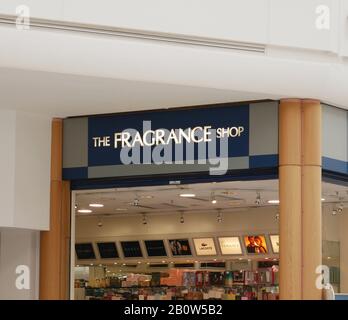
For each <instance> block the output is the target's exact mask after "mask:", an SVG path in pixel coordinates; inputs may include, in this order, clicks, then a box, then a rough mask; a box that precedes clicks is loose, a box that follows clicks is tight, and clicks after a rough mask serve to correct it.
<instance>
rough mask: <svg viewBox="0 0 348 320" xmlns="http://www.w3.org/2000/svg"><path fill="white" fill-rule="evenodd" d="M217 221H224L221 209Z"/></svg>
mask: <svg viewBox="0 0 348 320" xmlns="http://www.w3.org/2000/svg"><path fill="white" fill-rule="evenodd" d="M217 222H219V223H221V222H222V213H221V211H220V210H218V214H217Z"/></svg>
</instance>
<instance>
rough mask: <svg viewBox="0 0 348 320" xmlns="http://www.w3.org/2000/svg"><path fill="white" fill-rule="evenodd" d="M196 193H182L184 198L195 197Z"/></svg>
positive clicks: (181, 195)
mask: <svg viewBox="0 0 348 320" xmlns="http://www.w3.org/2000/svg"><path fill="white" fill-rule="evenodd" d="M195 196H196V195H195V194H194V193H180V197H182V198H194V197H195Z"/></svg>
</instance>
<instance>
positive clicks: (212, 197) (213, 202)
mask: <svg viewBox="0 0 348 320" xmlns="http://www.w3.org/2000/svg"><path fill="white" fill-rule="evenodd" d="M211 203H212V204H216V203H217V200H216V198H215V196H214V192H212V193H211Z"/></svg>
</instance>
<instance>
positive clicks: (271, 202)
mask: <svg viewBox="0 0 348 320" xmlns="http://www.w3.org/2000/svg"><path fill="white" fill-rule="evenodd" d="M267 202H268V203H269V204H279V203H280V201H279V200H268V201H267Z"/></svg>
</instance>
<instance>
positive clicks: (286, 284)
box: [279, 100, 302, 300]
mask: <svg viewBox="0 0 348 320" xmlns="http://www.w3.org/2000/svg"><path fill="white" fill-rule="evenodd" d="M279 108H280V109H279V200H280V205H279V206H280V215H279V224H280V227H279V228H280V253H279V256H280V259H279V267H280V278H279V290H280V299H287V300H290V299H291V300H299V299H301V285H302V277H301V260H302V258H301V253H302V250H301V243H302V234H301V100H283V101H281V103H280V106H279Z"/></svg>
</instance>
